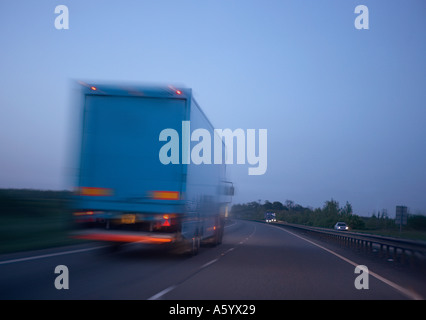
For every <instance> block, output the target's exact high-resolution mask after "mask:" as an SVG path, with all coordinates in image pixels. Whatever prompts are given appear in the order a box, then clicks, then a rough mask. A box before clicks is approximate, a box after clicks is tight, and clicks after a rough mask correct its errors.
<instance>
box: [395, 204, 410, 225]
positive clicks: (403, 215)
mask: <svg viewBox="0 0 426 320" xmlns="http://www.w3.org/2000/svg"><path fill="white" fill-rule="evenodd" d="M407 216H408V214H407V207H406V206H396V216H395V223H396V224H399V225H404V226H405V225H406V224H407Z"/></svg>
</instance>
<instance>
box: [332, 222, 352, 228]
mask: <svg viewBox="0 0 426 320" xmlns="http://www.w3.org/2000/svg"><path fill="white" fill-rule="evenodd" d="M334 229H336V230H349V227H348V225H347V224H346V223H344V222H337V223H336V224H335V225H334Z"/></svg>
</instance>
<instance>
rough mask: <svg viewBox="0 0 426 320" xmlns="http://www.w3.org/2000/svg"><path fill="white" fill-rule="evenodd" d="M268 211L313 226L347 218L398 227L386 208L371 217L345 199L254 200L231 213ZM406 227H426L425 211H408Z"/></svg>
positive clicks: (358, 224)
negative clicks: (313, 202)
mask: <svg viewBox="0 0 426 320" xmlns="http://www.w3.org/2000/svg"><path fill="white" fill-rule="evenodd" d="M265 212H275V214H276V218H277V220H279V221H285V222H288V223H295V224H301V225H307V226H314V227H324V228H332V227H333V226H334V225H335V224H336V222H338V221H342V222H345V223H346V224H347V225H348V226H349V228H351V229H356V230H365V229H391V228H397V226H396V224H395V220H394V219H392V218H390V217H389V216H388V215H387V212H386V211H383V212H380V211H379V212H378V213H377V215H376V213H373V215H372V216H371V217H361V216H359V215H357V214H355V213H354V212H353V208H352V205H351V204H350V203H349V202H347V201H346V203H345V205H344V206H342V207H341V206H340V205H339V202H338V201H336V200H334V199H331V200H328V201H325V202H324V205H323V206H322V207H321V208H316V209H314V208H312V207H304V206H301V205H300V204H296V203H295V202H294V201H292V200H286V201H285V202H284V203H281V202H279V201H274V202H270V201H268V200H266V201H265V202H264V203H263V204H262V203H261V202H260V201H252V202H248V203H245V204H234V205H233V206H232V208H231V211H230V216H231V217H234V218H237V219H253V220H262V219H264V214H265ZM407 227H409V228H412V229H417V230H426V217H425V216H423V215H409V217H408V222H407Z"/></svg>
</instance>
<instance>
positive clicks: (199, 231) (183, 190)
mask: <svg viewBox="0 0 426 320" xmlns="http://www.w3.org/2000/svg"><path fill="white" fill-rule="evenodd" d="M79 87H80V90H81V95H80V97H81V98H82V101H81V105H82V108H81V109H80V111H81V117H80V119H81V128H80V130H79V132H80V133H81V134H80V135H81V137H80V138H79V140H80V142H79V143H78V146H77V148H78V151H79V152H78V153H79V156H78V161H77V162H78V165H77V167H78V173H77V183H76V184H77V186H76V190H75V193H74V197H73V216H74V221H75V225H76V229H75V232H73V237H75V238H80V239H87V240H94V241H105V242H107V243H110V244H112V245H113V247H117V246H118V244H123V243H130V242H138V243H145V244H153V245H154V244H157V245H171V246H173V248H176V249H177V250H179V251H180V252H187V253H190V254H192V255H193V254H197V253H198V250H199V248H200V245H201V244H207V243H210V244H213V245H217V244H220V243H221V242H222V237H223V232H224V225H225V219H226V216H227V213H228V206H229V203H230V202H231V200H232V195H233V192H234V191H233V190H234V187H233V184H232V183H231V182H229V181H228V180H227V172H226V165H225V161H222V163H220V164H205V163H201V164H195V163H193V162H192V161H187V160H188V159H187V158H186V154H187V153H188V152H189V151H188V148H189V149H190V148H191V147H192V146H193V145H194V144H195V142H194V141H191V140H190V139H187V140H188V141H184V139H185V134H186V135H187V136H188V132H186V133H185V132H182V135H181V136H180V138H181V139H180V140H181V142H182V143H179V144H178V145H177V148H176V149H177V150H171V149H170V150H166V154H165V155H164V154H163V156H166V157H167V156H170V153H171V152H172V151H174V152H177V154H178V160H179V161H173V162H170V163H165V162H164V161H163V160H162V159H161V152H162V150H163V153H164V146H165V144H166V143H167V141H170V140H171V138H172V137H171V136H170V137H168V136H167V135H165V136H164V135H163V136H162V132H163V133H164V132H176V133H180V132H181V131H184V130H185V129H186V127H184V124H189V123H190V125H191V129H197V128H199V129H203V130H207V131H208V132H209V133H210V134H211V135H214V134H215V132H214V128H213V126H212V125H211V123H210V121H209V120H208V119H207V117H206V116H205V114H204V113H203V111H202V110H201V108H200V107H199V105H198V104H197V102H196V101H195V100H194V97H193V94H192V90H191V89H189V88H176V87H173V86H126V85H101V84H87V83H80V84H79ZM165 130H166V131H165ZM178 138H179V137H178ZM184 142H188V145H186V146H185V144H184ZM175 147H176V145H175ZM174 159H176V157H174ZM180 160H181V161H180Z"/></svg>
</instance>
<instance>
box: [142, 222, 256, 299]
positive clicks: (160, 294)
mask: <svg viewBox="0 0 426 320" xmlns="http://www.w3.org/2000/svg"><path fill="white" fill-rule="evenodd" d="M234 224H235V222H234ZM255 232H256V225H255V226H254V230H253V231H252V233H250V235H249V236H248V237H247V238H246V239H245V240H244V241H241V242H240V243H239V244H240V245H241V244H243V243H244V242H245V241H247V240H248V239H250V238H251V237H252V236H253V235H254V233H255ZM234 249H235V247H232V248H230V249H228V250H226V251H225V252H222V253H221V254H220V256H219V257H218V258H216V259H213V260H210V261H209V262H206V263H205V264H203V265H202V266H201V267H200V268H198V269H197V271H195V272H194V273H193V274H192V275H190V276H188V277H187V278H185V279H184V280H182V281H181V282H179V283H177V284H174V285H172V286H170V287H168V288H166V289H164V290H162V291H160V292H158V293H156V294H154V295H153V296H152V297H150V298H148V299H147V300H158V299H161V298H162V297H163V296H164V295H166V294H167V293H169V292H170V291H172V290H174V289H176V288H177V287H178V286H180V285H181V284H182V283H184V282H185V281H187V280H188V279H190V278H191V277H192V276H194V275H195V274H197V273H198V272H200V271H201V270H203V269H204V268H207V267H208V266H210V265H212V264H213V263H215V262H217V261H219V259H220V258H222V257H223V256H225V255H226V254H228V253H229V252H231V251H233V250H234Z"/></svg>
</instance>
